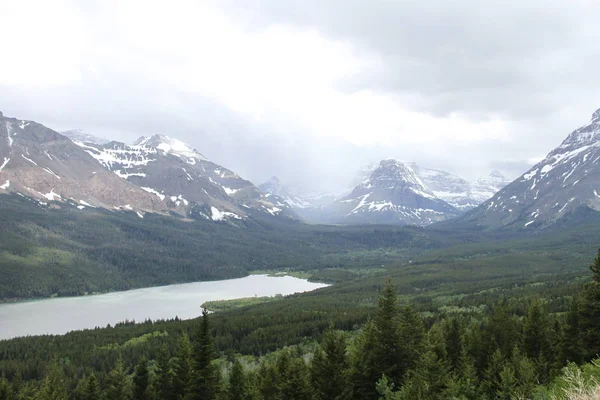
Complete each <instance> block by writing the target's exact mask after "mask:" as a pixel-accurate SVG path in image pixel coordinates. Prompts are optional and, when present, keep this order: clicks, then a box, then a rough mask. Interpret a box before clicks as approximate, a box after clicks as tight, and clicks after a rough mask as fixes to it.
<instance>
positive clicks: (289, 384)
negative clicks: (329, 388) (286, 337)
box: [277, 352, 314, 400]
mask: <svg viewBox="0 0 600 400" xmlns="http://www.w3.org/2000/svg"><path fill="white" fill-rule="evenodd" d="M277 372H278V374H279V377H280V378H279V379H280V381H279V384H280V393H281V396H282V398H283V399H285V400H312V399H314V393H313V390H312V387H311V385H310V373H309V370H308V367H307V366H306V363H305V362H304V360H303V359H302V358H301V357H292V356H291V355H290V354H289V352H284V353H283V355H282V356H281V357H280V358H279V360H277Z"/></svg>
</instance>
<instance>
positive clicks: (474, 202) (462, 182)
mask: <svg viewBox="0 0 600 400" xmlns="http://www.w3.org/2000/svg"><path fill="white" fill-rule="evenodd" d="M408 165H409V166H410V168H411V169H412V170H413V171H414V172H415V174H416V175H417V176H418V177H419V178H421V180H422V181H423V183H424V184H425V186H426V187H427V188H428V189H430V190H431V191H432V192H433V194H435V195H436V196H437V197H439V198H440V199H442V200H444V201H446V202H447V203H449V204H450V205H452V206H453V207H455V208H456V209H458V210H460V211H463V212H464V211H468V210H471V209H473V208H475V207H477V206H478V205H480V204H481V203H483V202H484V201H486V200H487V199H489V198H490V197H492V196H493V195H494V194H496V193H497V192H498V191H499V190H500V189H502V188H503V187H505V186H506V185H508V184H509V183H510V181H509V180H508V179H507V178H506V177H505V176H504V175H502V173H500V172H499V171H493V172H492V173H490V175H488V176H486V177H483V178H479V179H477V180H476V181H474V182H469V181H468V180H466V179H464V178H462V177H460V176H458V175H456V174H453V173H451V172H447V171H441V170H438V169H430V168H422V167H420V166H419V165H417V164H416V163H414V162H413V163H409V164H408Z"/></svg>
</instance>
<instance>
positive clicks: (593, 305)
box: [579, 250, 600, 359]
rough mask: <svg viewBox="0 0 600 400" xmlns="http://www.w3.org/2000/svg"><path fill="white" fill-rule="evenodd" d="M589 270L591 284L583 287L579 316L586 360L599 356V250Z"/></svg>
mask: <svg viewBox="0 0 600 400" xmlns="http://www.w3.org/2000/svg"><path fill="white" fill-rule="evenodd" d="M590 270H591V271H592V282H590V283H588V284H587V285H585V287H584V290H583V294H582V301H581V305H580V306H581V309H580V315H579V324H580V330H581V337H582V342H583V345H584V348H585V355H584V356H585V358H587V359H591V358H594V357H597V356H599V355H600V250H598V255H597V256H596V259H595V260H594V263H593V264H592V265H591V266H590Z"/></svg>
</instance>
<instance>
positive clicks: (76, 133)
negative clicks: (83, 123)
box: [60, 129, 110, 144]
mask: <svg viewBox="0 0 600 400" xmlns="http://www.w3.org/2000/svg"><path fill="white" fill-rule="evenodd" d="M60 133H61V134H62V135H64V136H66V137H68V138H69V139H71V140H72V141H74V142H82V143H94V144H105V143H108V142H110V140H108V139H104V138H101V137H98V136H94V135H90V134H89V133H87V132H84V131H83V130H81V129H70V130H68V131H62V132H60Z"/></svg>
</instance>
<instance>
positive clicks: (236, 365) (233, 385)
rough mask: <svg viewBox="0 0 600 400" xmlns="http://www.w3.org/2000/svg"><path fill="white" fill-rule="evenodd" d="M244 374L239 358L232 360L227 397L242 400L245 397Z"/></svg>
mask: <svg viewBox="0 0 600 400" xmlns="http://www.w3.org/2000/svg"><path fill="white" fill-rule="evenodd" d="M246 386H247V385H246V376H245V374H244V367H243V366H242V364H241V363H240V362H239V360H237V359H236V360H234V362H233V365H232V366H231V374H230V377H229V399H230V400H244V399H245V398H246V389H247V387H246Z"/></svg>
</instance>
